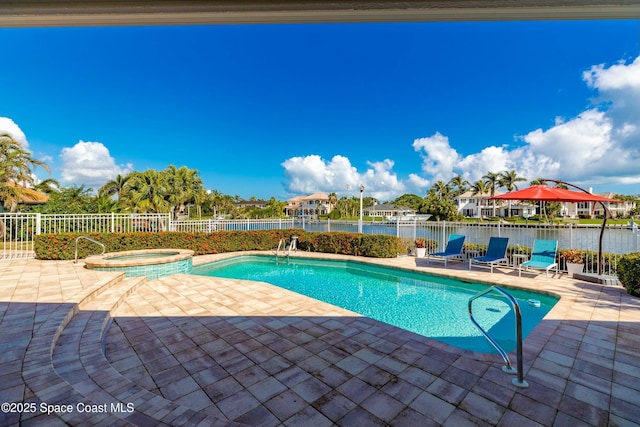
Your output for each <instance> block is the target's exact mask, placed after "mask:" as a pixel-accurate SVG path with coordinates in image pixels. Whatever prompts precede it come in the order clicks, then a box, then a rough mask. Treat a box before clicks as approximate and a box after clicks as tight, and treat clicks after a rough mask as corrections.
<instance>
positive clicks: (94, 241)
mask: <svg viewBox="0 0 640 427" xmlns="http://www.w3.org/2000/svg"><path fill="white" fill-rule="evenodd" d="M82 239H84V240H88V241H90V242H92V243H95V244H96V245H100V246H101V247H102V253H101V254H100V255H104V253H105V252H106V251H107V247H106V246H105V245H104V243H102V242H98V241H97V240H95V239H92V238H91V237H88V236H80V237H78V238H77V239H76V255H75V258H74V261H73V262H74V264H77V263H78V242H79V241H80V240H82Z"/></svg>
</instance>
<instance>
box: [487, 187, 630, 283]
mask: <svg viewBox="0 0 640 427" xmlns="http://www.w3.org/2000/svg"><path fill="white" fill-rule="evenodd" d="M546 181H551V182H557V183H560V184H567V185H571V186H573V187H575V188H578V189H580V190H582V191H572V190H567V189H564V188H559V187H549V186H548V185H532V186H530V187H527V188H523V189H522V190H516V191H512V192H510V193H506V194H501V195H499V196H494V197H490V198H489V200H535V201H543V202H573V203H578V202H595V203H600V204H601V205H602V207H603V208H604V211H605V215H604V220H603V221H602V229H601V230H600V242H599V247H598V275H600V274H602V236H603V234H604V227H605V224H606V222H607V216H610V215H611V214H610V212H609V208H608V207H607V205H605V203H619V202H621V200H616V199H610V198H608V197H602V196H598V195H596V194H591V193H589V192H588V191H586V190H584V189H582V188H580V187H578V186H575V185H573V184H569V183H565V182H563V181H557V180H552V179H549V180H546Z"/></svg>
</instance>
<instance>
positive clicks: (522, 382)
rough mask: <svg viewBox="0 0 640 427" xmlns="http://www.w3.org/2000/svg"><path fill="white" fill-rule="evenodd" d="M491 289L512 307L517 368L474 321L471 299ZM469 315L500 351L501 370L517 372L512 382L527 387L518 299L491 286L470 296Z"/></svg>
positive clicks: (510, 372)
mask: <svg viewBox="0 0 640 427" xmlns="http://www.w3.org/2000/svg"><path fill="white" fill-rule="evenodd" d="M492 291H497V292H499V293H501V294H502V295H503V296H505V297H506V298H507V300H509V302H510V303H511V306H512V307H513V311H514V313H515V318H516V345H517V350H516V353H517V357H518V360H517V370H516V369H513V366H512V365H511V361H510V360H509V356H508V355H507V353H506V352H505V351H504V350H503V349H502V347H500V344H498V343H497V342H496V341H495V340H494V339H493V338H491V336H489V334H488V333H487V331H485V330H484V328H483V327H482V326H480V324H479V323H478V322H477V321H476V319H475V318H474V317H473V308H472V305H473V301H474V300H476V299H478V298H480V297H481V296H483V295H486V294H488V293H490V292H492ZM469 317H471V321H472V322H473V324H474V325H476V327H477V328H478V329H479V330H480V332H481V333H482V335H484V337H485V338H486V339H487V341H489V343H490V344H491V345H492V346H493V348H495V349H496V350H497V351H498V353H500V356H502V359H503V360H504V363H505V366H503V367H502V370H503V371H504V372H506V373H509V374H517V375H518V377H517V378H514V379H513V381H512V382H513V384H515V385H516V386H518V387H523V388H525V387H529V384H527V382H526V381H525V380H524V374H523V368H522V313H521V311H520V305H519V304H518V301H517V300H516V299H515V298H514V297H513V295H511V294H510V293H509V292H507V291H505V290H504V289H502V288H501V287H500V286H492V287H490V288H488V289H485V290H484V291H482V292H480V293H478V294H476V295H474V296H472V297H471V298H469Z"/></svg>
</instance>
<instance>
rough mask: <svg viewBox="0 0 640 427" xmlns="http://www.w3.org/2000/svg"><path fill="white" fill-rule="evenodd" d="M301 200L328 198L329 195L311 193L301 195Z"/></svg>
mask: <svg viewBox="0 0 640 427" xmlns="http://www.w3.org/2000/svg"><path fill="white" fill-rule="evenodd" d="M302 199H303V200H329V196H328V195H327V194H325V193H313V194H311V195H309V196H302Z"/></svg>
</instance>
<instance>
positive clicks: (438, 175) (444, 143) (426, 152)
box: [413, 132, 460, 182]
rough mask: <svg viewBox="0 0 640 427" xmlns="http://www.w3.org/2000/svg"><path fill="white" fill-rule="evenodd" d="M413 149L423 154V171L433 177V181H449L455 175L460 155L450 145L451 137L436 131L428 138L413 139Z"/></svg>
mask: <svg viewBox="0 0 640 427" xmlns="http://www.w3.org/2000/svg"><path fill="white" fill-rule="evenodd" d="M413 149H414V150H416V151H418V152H420V153H421V155H422V159H423V160H422V171H423V172H424V173H425V174H427V175H428V176H431V177H432V182H435V181H439V180H443V181H448V180H449V179H450V178H451V177H452V176H453V175H454V173H453V170H454V168H455V167H456V164H457V163H458V162H460V155H459V154H458V153H457V152H456V150H454V149H453V148H451V146H450V145H449V138H448V137H446V136H444V135H442V134H441V133H440V132H436V133H435V134H434V135H433V136H430V137H427V138H418V139H416V140H415V141H413Z"/></svg>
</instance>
